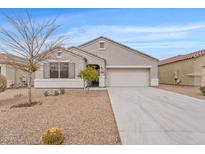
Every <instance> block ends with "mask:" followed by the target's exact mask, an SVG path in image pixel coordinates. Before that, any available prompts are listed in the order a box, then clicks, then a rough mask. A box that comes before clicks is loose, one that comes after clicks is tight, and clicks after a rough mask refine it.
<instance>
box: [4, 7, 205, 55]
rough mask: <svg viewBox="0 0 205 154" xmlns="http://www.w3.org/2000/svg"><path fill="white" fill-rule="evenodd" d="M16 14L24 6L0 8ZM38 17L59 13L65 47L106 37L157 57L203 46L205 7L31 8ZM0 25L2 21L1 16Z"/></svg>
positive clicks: (183, 52) (53, 15)
mask: <svg viewBox="0 0 205 154" xmlns="http://www.w3.org/2000/svg"><path fill="white" fill-rule="evenodd" d="M1 11H3V12H6V13H7V14H11V15H12V14H17V15H18V14H19V15H21V14H22V13H23V12H24V9H1ZM32 12H33V14H34V16H35V17H36V18H37V19H39V20H44V19H47V18H52V17H56V16H59V19H58V21H57V22H58V23H59V24H62V27H61V29H60V30H59V32H58V33H59V34H65V35H67V36H68V37H69V38H71V39H70V41H68V42H67V45H68V46H71V45H79V44H81V43H84V42H86V41H89V40H91V39H93V38H96V37H98V36H101V35H102V36H106V37H109V38H111V39H113V40H116V41H118V42H121V43H123V44H125V45H128V46H130V47H132V48H135V49H137V50H140V51H142V52H144V53H147V54H149V55H151V56H154V57H156V58H159V59H164V58H168V57H170V56H175V55H178V54H185V53H189V52H193V51H196V50H200V49H205V18H204V17H205V9H32ZM0 22H1V25H4V24H5V23H4V20H3V19H2V18H0Z"/></svg>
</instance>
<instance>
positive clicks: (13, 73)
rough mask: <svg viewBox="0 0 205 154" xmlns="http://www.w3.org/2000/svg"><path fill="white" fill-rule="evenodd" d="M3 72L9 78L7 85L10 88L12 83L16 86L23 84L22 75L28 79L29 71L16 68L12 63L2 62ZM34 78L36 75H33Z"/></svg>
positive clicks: (0, 65)
mask: <svg viewBox="0 0 205 154" xmlns="http://www.w3.org/2000/svg"><path fill="white" fill-rule="evenodd" d="M0 67H1V74H2V75H4V76H5V77H6V79H7V87H8V88H9V87H10V86H11V84H15V85H16V86H18V85H21V83H22V82H21V79H20V78H21V77H22V76H25V78H26V81H27V73H26V72H25V71H22V70H19V69H15V68H13V67H12V66H10V65H5V64H0ZM33 79H34V76H33Z"/></svg>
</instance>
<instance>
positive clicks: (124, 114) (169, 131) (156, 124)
mask: <svg viewBox="0 0 205 154" xmlns="http://www.w3.org/2000/svg"><path fill="white" fill-rule="evenodd" d="M108 93H109V96H110V99H111V103H112V107H113V111H114V114H115V118H116V121H117V125H118V129H119V132H120V136H121V140H122V143H123V144H205V101H203V100H199V99H196V98H192V97H189V96H185V95H181V94H177V93H173V92H169V91H165V90H161V89H157V88H108Z"/></svg>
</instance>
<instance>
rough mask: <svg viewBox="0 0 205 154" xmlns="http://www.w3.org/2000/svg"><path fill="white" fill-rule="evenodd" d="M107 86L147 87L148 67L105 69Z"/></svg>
mask: <svg viewBox="0 0 205 154" xmlns="http://www.w3.org/2000/svg"><path fill="white" fill-rule="evenodd" d="M106 76H107V78H106V84H107V86H108V87H137V86H141V87H147V86H149V69H107V75H106Z"/></svg>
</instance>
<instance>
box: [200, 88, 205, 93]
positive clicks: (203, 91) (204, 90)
mask: <svg viewBox="0 0 205 154" xmlns="http://www.w3.org/2000/svg"><path fill="white" fill-rule="evenodd" d="M200 90H201V92H202V93H203V94H204V95H205V86H202V87H200Z"/></svg>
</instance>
